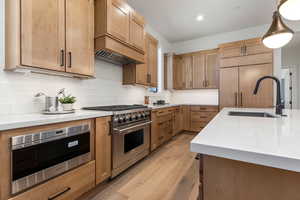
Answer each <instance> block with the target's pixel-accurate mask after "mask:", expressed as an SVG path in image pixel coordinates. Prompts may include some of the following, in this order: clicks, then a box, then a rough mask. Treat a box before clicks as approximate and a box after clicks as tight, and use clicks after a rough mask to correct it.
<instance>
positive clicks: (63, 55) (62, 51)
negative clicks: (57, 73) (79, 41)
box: [60, 49, 65, 67]
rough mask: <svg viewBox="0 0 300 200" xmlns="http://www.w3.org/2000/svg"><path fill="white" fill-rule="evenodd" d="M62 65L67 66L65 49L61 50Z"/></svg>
mask: <svg viewBox="0 0 300 200" xmlns="http://www.w3.org/2000/svg"><path fill="white" fill-rule="evenodd" d="M60 66H61V67H63V66H65V50H63V49H62V50H60Z"/></svg>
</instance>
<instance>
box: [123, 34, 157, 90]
mask: <svg viewBox="0 0 300 200" xmlns="http://www.w3.org/2000/svg"><path fill="white" fill-rule="evenodd" d="M144 46H145V55H144V57H145V61H146V62H145V64H139V65H136V64H128V65H124V66H123V84H124V85H134V84H138V85H144V86H149V87H157V84H158V83H157V81H158V80H157V75H158V74H157V73H158V71H157V68H158V60H157V54H158V41H157V40H156V39H155V38H154V37H153V36H151V35H150V34H148V33H147V34H146V35H145V40H144Z"/></svg>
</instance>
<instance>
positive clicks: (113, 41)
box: [95, 0, 145, 65]
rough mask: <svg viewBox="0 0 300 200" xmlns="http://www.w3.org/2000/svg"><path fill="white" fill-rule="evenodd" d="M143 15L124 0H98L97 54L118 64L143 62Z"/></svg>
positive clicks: (96, 19) (96, 24)
mask: <svg viewBox="0 0 300 200" xmlns="http://www.w3.org/2000/svg"><path fill="white" fill-rule="evenodd" d="M144 32H145V20H144V17H143V16H141V15H140V14H138V13H137V12H136V11H135V10H134V9H132V8H131V7H130V6H129V4H128V3H127V2H126V1H125V0H95V51H96V55H97V58H99V59H102V60H105V61H108V62H113V63H115V64H120V65H127V64H143V63H145V59H144V53H145V52H144V51H145V47H144V40H145V34H144Z"/></svg>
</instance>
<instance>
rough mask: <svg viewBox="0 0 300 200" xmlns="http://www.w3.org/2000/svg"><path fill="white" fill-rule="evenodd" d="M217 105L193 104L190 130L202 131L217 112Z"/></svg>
mask: <svg viewBox="0 0 300 200" xmlns="http://www.w3.org/2000/svg"><path fill="white" fill-rule="evenodd" d="M218 110H219V108H218V107H217V106H191V107H190V120H191V125H190V131H193V132H200V131H201V130H202V129H203V128H204V127H205V126H206V125H207V124H208V123H209V122H210V121H211V120H212V119H213V118H214V117H215V116H216V115H217V114H218Z"/></svg>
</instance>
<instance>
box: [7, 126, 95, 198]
mask: <svg viewBox="0 0 300 200" xmlns="http://www.w3.org/2000/svg"><path fill="white" fill-rule="evenodd" d="M90 160H91V153H90V127H89V125H88V124H83V125H79V126H72V127H65V128H61V129H57V130H49V131H43V132H38V133H31V134H26V135H21V136H16V137H12V138H11V166H12V167H11V177H12V184H11V193H12V194H17V193H20V192H22V191H24V190H26V189H29V188H31V187H33V186H35V185H37V184H40V183H42V182H45V181H47V180H49V179H51V178H53V177H55V176H58V175H60V174H62V173H64V172H67V171H69V170H71V169H74V168H76V167H78V166H80V165H82V164H84V163H87V162H89V161H90Z"/></svg>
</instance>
